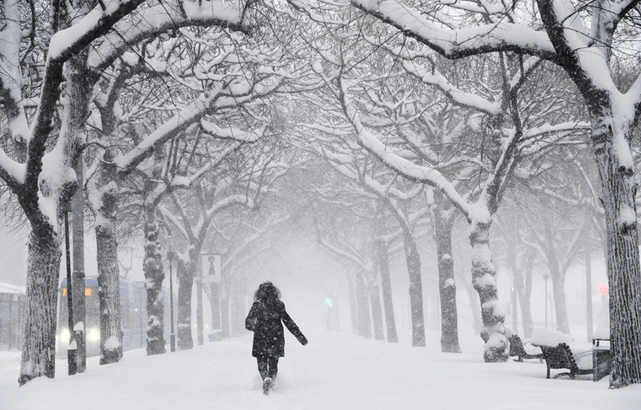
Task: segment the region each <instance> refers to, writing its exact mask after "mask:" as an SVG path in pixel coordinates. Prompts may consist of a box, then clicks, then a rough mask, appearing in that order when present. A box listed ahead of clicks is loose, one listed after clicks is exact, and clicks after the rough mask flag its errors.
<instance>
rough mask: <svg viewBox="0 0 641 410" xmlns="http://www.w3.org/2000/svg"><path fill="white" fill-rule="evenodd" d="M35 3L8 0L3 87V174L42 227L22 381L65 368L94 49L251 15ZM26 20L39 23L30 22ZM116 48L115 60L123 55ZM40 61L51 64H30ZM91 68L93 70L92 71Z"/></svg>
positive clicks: (140, 5)
mask: <svg viewBox="0 0 641 410" xmlns="http://www.w3.org/2000/svg"><path fill="white" fill-rule="evenodd" d="M215 4H216V6H214V5H215ZM28 6H29V4H24V2H20V1H8V2H3V3H2V10H1V12H2V20H3V26H2V28H1V30H2V38H3V40H4V41H3V47H2V48H0V57H1V58H0V65H1V69H0V95H1V96H2V97H1V98H2V107H3V114H4V116H5V118H6V123H7V125H8V132H7V133H6V137H7V144H6V145H3V149H2V152H1V153H0V157H1V160H0V162H1V163H0V178H2V180H3V181H4V182H5V183H6V184H7V186H9V187H10V189H11V190H12V192H14V193H15V195H16V197H17V199H18V202H19V203H20V206H21V207H22V209H23V211H24V213H25V216H26V218H27V219H28V220H29V222H30V225H31V229H32V230H31V236H30V240H29V261H28V272H27V295H28V301H29V302H28V307H27V315H26V316H27V321H26V327H25V329H26V330H25V333H26V334H25V344H24V347H23V357H22V364H21V371H20V378H19V383H20V384H21V385H22V384H24V383H26V382H28V381H29V380H31V379H33V378H35V377H39V376H48V377H53V376H54V372H55V361H54V359H55V351H54V350H55V325H56V298H57V286H58V278H59V269H60V257H61V252H60V244H61V238H62V230H61V229H60V223H61V216H62V214H63V212H66V209H67V205H68V203H69V200H70V198H71V196H72V194H73V193H74V192H75V191H76V189H77V187H78V181H76V176H75V173H74V172H73V169H74V166H75V164H76V162H77V160H78V158H79V156H80V154H81V152H82V151H83V149H85V144H86V138H85V132H84V129H83V128H82V121H83V120H84V119H85V118H86V113H87V112H88V111H87V104H86V101H87V99H86V97H87V96H89V95H91V92H90V90H91V89H92V81H94V80H95V79H96V78H97V77H96V73H99V72H100V67H97V66H95V65H93V64H92V62H93V61H94V60H93V57H92V56H91V53H90V51H89V47H90V46H91V50H93V51H96V50H101V51H104V50H105V49H104V46H105V45H109V46H110V47H114V48H116V47H118V46H120V47H121V48H125V47H129V45H127V44H132V43H135V42H136V41H137V40H140V38H141V37H137V36H138V35H141V31H142V32H144V31H145V29H146V30H147V32H146V33H147V35H148V36H150V35H153V34H155V33H158V32H162V31H167V30H169V29H172V28H175V27H176V26H180V25H188V24H200V25H224V26H227V27H236V28H240V27H242V26H243V25H245V26H247V24H246V23H247V21H246V17H248V15H247V14H246V5H245V4H239V5H238V4H236V5H231V4H228V3H224V2H222V3H214V2H211V1H199V2H198V3H196V2H182V1H180V2H178V1H176V2H171V1H170V2H165V1H164V2H162V4H158V3H156V4H154V3H153V2H146V1H142V0H131V1H95V2H93V1H86V2H68V1H60V2H42V3H38V7H28ZM33 13H39V14H38V15H34V14H33ZM141 22H144V23H141ZM23 23H24V25H25V27H32V26H34V24H35V25H36V26H37V27H32V29H31V30H29V29H27V30H23V27H22V24H23ZM32 23H33V24H32ZM152 28H153V29H152ZM154 30H155V31H154ZM31 34H33V36H31ZM23 35H24V37H23ZM41 36H42V37H41ZM142 36H143V37H144V33H143V34H142ZM34 38H37V41H35V40H33V39H34ZM36 44H38V45H43V44H48V46H47V47H46V50H44V52H42V53H40V54H37V53H32V51H34V50H35V49H36V47H35V45H36ZM108 54H110V55H111V56H112V57H113V58H114V59H115V58H116V57H117V56H118V55H119V53H117V52H116V53H108ZM34 56H35V57H34ZM34 62H35V63H41V64H40V65H38V64H30V63H34ZM107 64H108V63H107ZM105 66H106V65H105ZM105 66H103V67H105ZM79 67H80V68H82V69H83V70H78V68H79ZM84 68H89V70H90V71H89V74H90V75H89V76H86V75H85V74H86V73H87V72H86V71H84ZM91 70H97V72H96V71H91ZM92 78H93V80H92ZM27 80H34V82H33V83H30V84H29V85H34V86H35V87H36V89H37V91H36V94H37V97H36V98H35V99H34V100H32V101H29V100H27V99H25V95H24V92H25V91H24V90H32V89H30V88H27V87H25V85H26V81H27ZM28 102H29V103H31V104H33V107H35V109H31V108H30V106H29V105H28V104H27V103H28Z"/></svg>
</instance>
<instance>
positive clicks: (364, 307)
mask: <svg viewBox="0 0 641 410" xmlns="http://www.w3.org/2000/svg"><path fill="white" fill-rule="evenodd" d="M356 306H357V308H358V335H359V336H363V337H366V338H368V339H371V338H372V322H371V319H370V311H369V295H368V292H367V284H366V283H365V279H364V278H363V275H362V274H361V273H359V274H357V275H356Z"/></svg>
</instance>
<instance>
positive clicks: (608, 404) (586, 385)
mask: <svg viewBox="0 0 641 410" xmlns="http://www.w3.org/2000/svg"><path fill="white" fill-rule="evenodd" d="M308 337H309V339H310V343H309V345H308V346H306V347H302V346H300V345H299V344H298V343H297V342H296V340H295V339H293V338H292V337H289V338H288V339H287V349H286V350H287V356H286V357H285V358H283V359H282V360H281V365H280V373H279V379H278V382H277V385H276V388H275V391H274V392H273V393H272V394H271V395H270V396H264V395H263V394H262V392H261V389H260V385H261V384H260V380H259V377H258V372H257V370H256V366H255V361H254V359H253V358H252V357H250V355H249V352H250V345H251V336H250V335H246V336H243V337H241V338H235V339H230V340H224V341H222V342H215V343H207V344H205V345H204V346H198V347H196V348H195V349H193V350H190V351H179V352H176V353H171V354H165V355H160V356H152V357H147V356H145V352H144V350H138V351H130V352H126V353H125V358H124V359H123V361H121V362H120V363H118V364H114V365H108V366H97V365H96V364H95V363H96V362H95V358H94V359H91V360H90V362H89V368H88V370H87V372H86V373H84V374H82V375H76V376H73V377H68V376H66V374H65V373H66V364H65V362H64V361H60V362H58V364H57V366H58V368H57V371H58V377H57V378H56V379H54V380H49V379H46V378H40V379H37V380H34V381H32V382H30V383H28V384H27V385H26V386H24V387H22V388H18V386H17V377H18V367H17V364H16V363H7V362H4V364H2V365H1V366H2V367H0V409H3V410H4V409H7V410H40V409H43V410H44V409H47V410H57V409H61V410H62V409H64V410H76V409H77V410H81V409H82V410H85V409H91V410H103V409H104V410H115V409H117V410H158V409H170V410H178V409H180V410H190V409H193V410H200V409H219V410H234V409H260V410H272V409H273V410H276V409H277V410H379V409H380V410H394V409H402V410H413V409H416V410H419V409H421V410H423V409H447V410H459V409H460V410H474V409H479V410H486V409H492V410H517V409H545V410H555V409H559V410H575V409H576V410H592V409H594V410H601V409H610V408H611V409H617V410H638V409H639V408H641V386H632V387H628V388H625V389H621V390H614V391H612V390H608V388H607V381H606V380H605V379H604V380H602V381H600V382H597V383H594V382H592V381H591V379H590V378H589V377H584V378H581V379H579V378H577V379H576V380H568V379H556V380H546V379H545V365H544V364H541V363H538V362H526V363H515V362H509V363H503V364H486V363H483V361H482V355H481V348H482V346H481V343H480V342H479V341H477V340H476V338H475V337H473V336H467V337H466V338H464V340H463V349H464V353H463V354H443V353H440V352H438V350H439V348H438V335H436V334H433V335H430V340H429V342H428V347H427V348H412V347H410V346H408V345H407V344H406V343H399V344H394V345H391V344H388V343H385V342H380V341H372V340H366V339H363V338H359V337H357V336H353V335H349V334H345V333H323V332H320V333H317V334H310V335H308Z"/></svg>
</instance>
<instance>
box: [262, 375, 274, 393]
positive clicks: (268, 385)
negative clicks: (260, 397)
mask: <svg viewBox="0 0 641 410" xmlns="http://www.w3.org/2000/svg"><path fill="white" fill-rule="evenodd" d="M272 386H273V381H272V379H271V377H267V378H266V379H265V380H263V394H269V392H270V391H271V390H272Z"/></svg>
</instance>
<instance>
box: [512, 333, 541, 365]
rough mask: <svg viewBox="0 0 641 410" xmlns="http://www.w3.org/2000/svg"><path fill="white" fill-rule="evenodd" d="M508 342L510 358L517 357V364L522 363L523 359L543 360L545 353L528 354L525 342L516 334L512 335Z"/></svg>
mask: <svg viewBox="0 0 641 410" xmlns="http://www.w3.org/2000/svg"><path fill="white" fill-rule="evenodd" d="M507 340H508V341H509V342H510V356H516V359H514V361H515V362H522V361H523V359H538V360H543V353H542V352H541V353H532V352H530V353H528V352H527V351H526V350H525V345H524V344H523V341H522V340H521V338H520V337H519V335H517V334H516V333H512V334H511V335H510V336H509V337H508V338H507Z"/></svg>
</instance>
